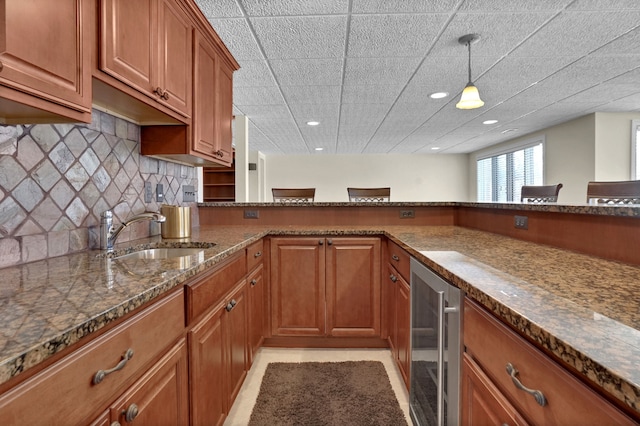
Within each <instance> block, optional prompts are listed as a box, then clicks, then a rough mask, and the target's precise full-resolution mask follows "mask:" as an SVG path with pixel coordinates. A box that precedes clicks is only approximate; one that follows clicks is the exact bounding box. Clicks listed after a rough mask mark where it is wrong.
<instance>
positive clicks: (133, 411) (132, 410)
mask: <svg viewBox="0 0 640 426" xmlns="http://www.w3.org/2000/svg"><path fill="white" fill-rule="evenodd" d="M122 414H123V415H124V419H125V420H126V421H127V423H131V422H132V421H134V420H135V418H136V417H138V406H137V405H136V404H131V405H130V406H129V408H127V409H126V410H125V411H123V412H122Z"/></svg>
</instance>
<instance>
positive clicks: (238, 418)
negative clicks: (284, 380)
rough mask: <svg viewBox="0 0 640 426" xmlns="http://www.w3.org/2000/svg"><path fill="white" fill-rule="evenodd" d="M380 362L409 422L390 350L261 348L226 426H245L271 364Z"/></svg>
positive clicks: (406, 400)
mask: <svg viewBox="0 0 640 426" xmlns="http://www.w3.org/2000/svg"><path fill="white" fill-rule="evenodd" d="M326 361H333V362H339V361H380V362H382V364H383V365H384V367H385V369H386V370H387V375H388V376H389V381H390V382H391V387H392V388H393V390H394V392H395V393H396V397H397V398H398V402H399V403H400V407H401V408H402V410H403V411H404V415H405V417H406V418H407V423H409V424H410V421H409V393H408V392H407V389H406V388H405V386H404V382H403V380H402V376H401V375H400V371H399V370H398V367H397V365H396V364H395V362H394V361H393V359H392V358H391V351H390V350H389V349H280V348H261V349H260V350H259V351H258V353H257V355H256V359H255V360H254V362H253V365H252V366H251V370H249V373H248V374H247V377H246V379H245V381H244V384H243V385H242V388H241V389H240V393H239V394H238V397H237V398H236V401H235V402H234V404H233V407H231V412H230V413H229V416H228V417H227V420H226V421H225V423H224V425H225V426H245V425H246V424H247V423H249V417H250V416H251V411H252V410H253V405H254V404H255V402H256V399H257V398H258V393H259V392H260V384H261V382H262V376H263V375H264V372H265V370H266V369H267V365H268V364H269V363H270V362H326Z"/></svg>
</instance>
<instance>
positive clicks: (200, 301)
mask: <svg viewBox="0 0 640 426" xmlns="http://www.w3.org/2000/svg"><path fill="white" fill-rule="evenodd" d="M246 273H247V265H246V260H245V256H244V251H243V252H240V253H238V254H236V255H233V256H232V257H230V258H229V259H227V260H225V261H224V262H223V263H222V264H221V265H219V266H217V267H216V268H215V270H214V271H213V272H211V273H209V274H208V275H206V276H204V277H202V278H199V279H196V280H194V281H192V282H190V283H189V284H187V286H186V294H187V322H188V323H191V322H192V321H193V320H194V319H195V318H197V317H198V316H199V315H201V314H203V313H204V312H205V311H207V310H208V309H209V308H211V307H212V306H213V305H214V304H216V303H218V302H219V301H220V299H221V298H222V296H224V295H225V294H226V293H228V292H229V291H230V290H231V289H232V288H233V286H234V285H235V284H237V283H238V281H240V280H241V279H242V278H243V277H244V276H245V275H246Z"/></svg>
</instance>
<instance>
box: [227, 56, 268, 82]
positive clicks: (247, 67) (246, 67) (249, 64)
mask: <svg viewBox="0 0 640 426" xmlns="http://www.w3.org/2000/svg"><path fill="white" fill-rule="evenodd" d="M275 85H276V81H275V80H274V79H273V75H272V73H271V70H270V69H269V66H268V65H267V62H266V61H246V60H245V61H240V69H239V70H238V71H236V72H235V73H233V87H234V88H235V87H243V86H275Z"/></svg>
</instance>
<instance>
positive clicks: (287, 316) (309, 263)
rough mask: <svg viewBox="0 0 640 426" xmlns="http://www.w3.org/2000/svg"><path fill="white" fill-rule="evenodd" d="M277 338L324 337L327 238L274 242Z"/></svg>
mask: <svg viewBox="0 0 640 426" xmlns="http://www.w3.org/2000/svg"><path fill="white" fill-rule="evenodd" d="M271 312H272V314H271V315H272V334H273V335H274V336H324V335H325V252H324V238H313V237H309V238H273V239H272V240H271Z"/></svg>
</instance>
